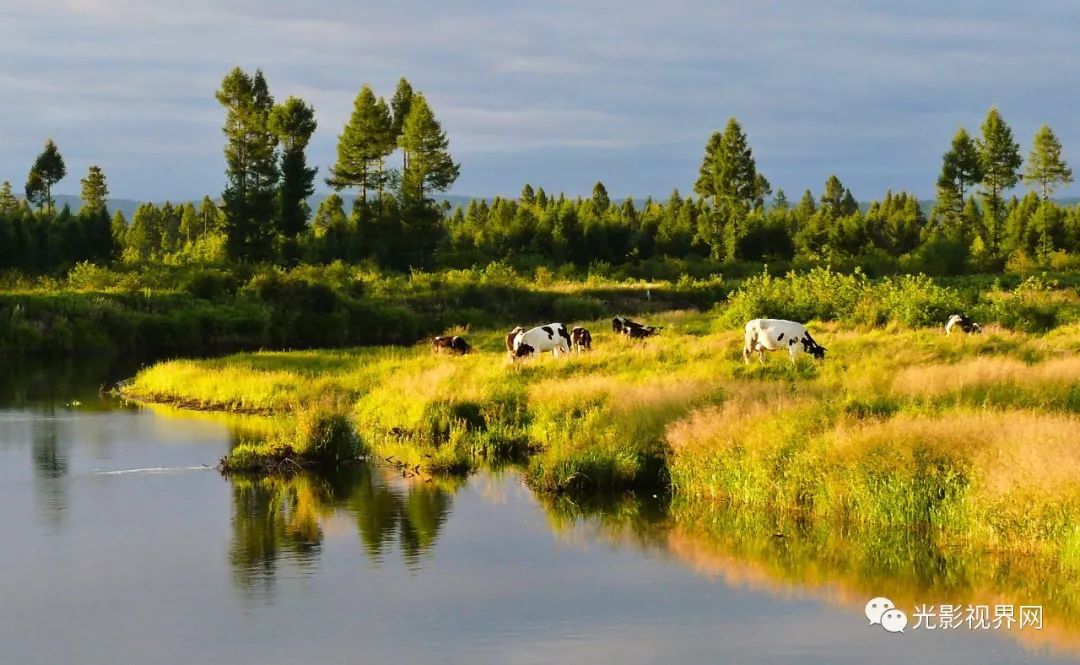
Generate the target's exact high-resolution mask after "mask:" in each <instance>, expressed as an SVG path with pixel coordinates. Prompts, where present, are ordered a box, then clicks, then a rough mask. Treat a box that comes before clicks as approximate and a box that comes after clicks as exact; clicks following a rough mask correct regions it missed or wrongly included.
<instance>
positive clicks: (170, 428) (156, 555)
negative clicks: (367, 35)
mask: <svg viewBox="0 0 1080 665" xmlns="http://www.w3.org/2000/svg"><path fill="white" fill-rule="evenodd" d="M21 371H22V370H20V371H19V372H21ZM19 372H17V371H15V370H10V369H9V371H8V373H7V376H5V377H3V378H2V379H0V515H2V521H3V530H2V533H3V534H4V539H3V544H2V546H0V663H12V664H20V665H31V664H39V663H40V664H44V663H50V664H52V663H73V664H74V663H78V664H79V665H94V664H99V663H100V664H101V665H122V664H126V663H133V664H135V663H138V664H140V665H142V664H144V663H155V665H166V664H172V663H177V664H180V663H183V664H185V665H191V664H202V663H206V664H210V663H259V664H260V665H274V664H278V663H281V664H285V663H289V664H294V663H367V662H370V663H554V662H559V663H609V662H610V663H623V664H629V663H728V662H731V663H754V662H761V663H772V662H777V663H780V662H785V663H786V662H806V663H822V664H824V663H830V664H831V663H868V662H873V663H915V662H950V663H1016V662H1040V663H1051V662H1075V661H1076V654H1077V653H1078V652H1077V651H1076V648H1075V646H1074V642H1075V641H1076V640H1075V638H1074V635H1075V632H1074V631H1073V630H1072V629H1071V628H1070V626H1071V625H1072V624H1070V623H1069V622H1062V621H1058V622H1056V623H1055V621H1054V616H1053V615H1052V612H1051V608H1050V607H1049V606H1048V607H1047V609H1046V612H1047V615H1046V617H1045V618H1046V624H1047V625H1046V626H1045V627H1044V629H1043V630H1041V631H1039V630H1036V629H1033V628H1030V627H1029V628H1027V629H1025V630H1024V631H1021V630H1018V629H1014V630H1012V631H1000V630H999V631H995V630H979V629H971V628H966V627H961V628H959V629H952V630H941V629H938V630H933V631H930V630H926V629H925V628H923V629H916V628H915V627H914V625H913V624H914V621H912V623H911V624H909V625H908V627H907V629H906V630H905V631H904V633H902V634H901V633H895V634H890V633H888V632H886V631H884V630H883V629H882V627H881V626H876V625H871V624H870V622H869V621H868V620H867V618H866V617H865V616H864V612H863V610H864V607H863V605H864V603H865V601H866V599H868V598H869V597H870V595H872V593H873V592H870V591H869V589H870V588H873V587H872V586H867V580H872V583H873V584H879V585H881V586H882V587H885V588H881V589H880V590H879V591H878V592H876V593H877V594H878V595H889V594H890V593H892V589H891V588H889V587H891V586H895V587H896V588H897V589H901V588H902V589H903V590H902V591H901V592H900V597H902V599H903V601H904V602H903V603H902V602H901V601H899V600H898V601H897V602H898V604H899V605H900V606H901V607H904V606H905V605H904V603H907V601H909V600H920V598H919V597H918V593H920V592H921V591H925V592H926V598H925V600H927V601H930V600H935V601H936V600H938V597H939V596H942V597H947V596H948V595H949V594H948V593H945V594H937V593H934V592H933V591H934V588H935V587H934V585H935V584H945V585H946V587H947V588H946V590H947V591H951V590H952V589H954V588H956V587H948V586H947V585H948V584H949V582H947V581H945V582H941V581H939V580H937V578H936V577H935V578H934V579H931V580H929V581H927V580H926V579H924V577H918V576H917V577H916V578H910V579H909V578H905V579H903V580H901V579H899V577H901V576H904V575H906V574H905V573H902V572H897V573H895V575H896V576H897V579H896V580H895V584H893V581H894V580H893V579H892V578H890V576H889V574H886V575H884V576H879V577H874V576H867V575H864V574H860V573H858V572H857V571H856V572H852V571H851V570H849V569H848V568H849V567H845V566H844V565H842V564H840V563H837V562H836V561H832V562H823V561H815V560H813V557H814V556H819V555H815V554H814V553H813V552H812V551H809V550H803V549H799V547H797V546H796V545H793V544H789V543H783V542H781V541H783V540H784V539H783V538H779V537H770V536H769V535H763V536H753V535H751V536H747V537H743V538H741V539H737V540H736V543H737V544H736V545H733V544H732V541H731V540H730V539H725V538H724V537H722V536H721V537H718V536H717V535H716V533H705V532H703V531H698V530H696V527H695V526H694V521H693V520H686V519H676V517H675V516H673V515H672V509H671V507H669V506H667V505H666V504H665V502H664V500H663V498H662V497H653V496H651V495H646V496H639V497H635V498H632V499H630V498H610V497H609V498H607V499H606V500H604V501H602V502H600V504H598V505H590V506H585V505H581V503H580V502H577V503H575V502H571V501H566V500H563V501H552V500H550V499H540V498H538V497H537V496H535V495H534V494H533V492H531V491H530V490H529V489H528V488H527V487H525V486H524V485H523V484H522V482H521V479H520V475H519V474H518V473H517V472H516V471H515V470H513V469H502V470H488V471H484V472H482V473H479V474H476V475H473V476H472V477H470V478H469V479H467V480H461V481H448V480H432V479H426V480H425V479H420V478H402V477H401V476H400V474H398V473H397V472H395V471H394V470H393V469H390V468H385V467H380V466H367V465H358V466H355V467H350V468H347V469H345V470H343V471H341V472H340V473H337V474H333V475H332V476H329V477H327V476H315V475H298V476H292V477H289V478H275V479H244V478H233V479H229V478H224V477H222V476H221V475H220V474H219V473H218V472H217V471H216V470H215V469H213V468H212V467H213V466H214V465H215V464H216V463H217V460H218V459H219V458H220V457H221V455H223V454H225V453H226V452H227V451H228V450H229V448H230V446H231V445H233V444H234V442H235V441H236V440H237V438H238V436H239V434H238V432H240V431H242V429H243V428H244V427H245V426H251V427H254V426H253V425H245V424H244V423H243V422H234V421H230V420H227V419H220V418H207V417H205V416H196V415H184V414H179V413H175V412H169V411H162V410H149V409H140V408H135V407H131V406H124V405H121V404H119V403H117V402H115V401H113V400H111V399H109V398H105V397H99V396H98V394H97V389H96V387H97V385H100V382H98V381H94V380H88V379H87V377H86V376H84V375H83V374H81V373H80V372H79V371H77V370H72V369H71V368H68V369H67V370H66V372H61V373H59V374H58V373H55V372H51V371H43V370H37V371H30V372H24V375H21V376H16V374H19ZM788 538H789V539H790V537H788ZM777 548H781V549H777ZM777 552H779V554H777ZM792 553H794V554H792ZM820 557H821V558H822V559H823V560H824V559H825V558H827V557H826V555H825V554H820ZM898 565H899V567H898V568H897V569H896V570H898V571H902V570H905V569H906V568H905V567H907V568H911V566H907V564H906V563H905V562H904V561H900V562H899V564H898ZM948 565H952V564H948V563H947V562H946V567H948ZM916 567H917V566H916ZM918 575H922V573H919V574H918ZM912 579H916V580H917V582H915V583H913V582H912ZM1010 588H1016V587H1015V586H1009V585H1003V586H1002V587H1001V588H993V589H987V590H985V593H986V594H987V596H986V597H985V601H986V602H987V603H991V604H993V603H996V604H1001V603H1003V602H1004V601H1006V600H1011V599H1009V598H1008V597H1006V596H1005V595H1004V594H1007V592H1008V591H1007V590H1008V589H1010ZM978 592H979V588H978V587H976V588H974V589H968V593H969V595H970V594H974V595H975V597H976V599H977V600H978V599H979V598H978V597H977V596H978ZM1058 602H1059V605H1061V606H1066V607H1068V606H1070V603H1069V602H1062V601H1060V599H1059V600H1058ZM909 605H910V603H909ZM908 609H910V607H908ZM909 614H910V612H909Z"/></svg>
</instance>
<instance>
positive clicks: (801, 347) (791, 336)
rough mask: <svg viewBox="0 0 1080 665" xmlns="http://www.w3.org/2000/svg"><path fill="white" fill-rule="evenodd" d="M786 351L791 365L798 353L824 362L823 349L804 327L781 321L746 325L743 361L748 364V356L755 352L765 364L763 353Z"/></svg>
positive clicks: (774, 320) (760, 321)
mask: <svg viewBox="0 0 1080 665" xmlns="http://www.w3.org/2000/svg"><path fill="white" fill-rule="evenodd" d="M778 349H787V352H788V355H789V356H790V357H791V364H793V365H794V364H795V358H796V356H798V355H799V354H800V353H803V352H805V353H809V354H810V355H812V356H813V357H814V358H816V359H817V360H825V347H823V346H821V345H820V344H818V343H817V342H815V341H814V338H813V337H811V336H810V333H809V332H808V331H807V330H806V326H804V325H803V324H801V323H795V322H794V321H784V320H783V319H754V320H753V321H749V322H748V323H747V324H746V337H745V343H744V344H743V360H744V361H745V362H747V363H749V362H750V355H751V354H752V353H754V352H755V351H756V352H757V353H758V354H759V356H758V360H759V361H761V364H762V365H764V364H765V352H766V351H776V350H778Z"/></svg>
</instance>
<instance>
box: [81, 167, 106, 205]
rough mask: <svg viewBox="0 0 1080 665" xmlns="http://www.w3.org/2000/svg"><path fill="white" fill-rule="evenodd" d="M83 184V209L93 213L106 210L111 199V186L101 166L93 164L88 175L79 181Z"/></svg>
mask: <svg viewBox="0 0 1080 665" xmlns="http://www.w3.org/2000/svg"><path fill="white" fill-rule="evenodd" d="M79 184H81V185H82V195H81V197H80V198H81V199H82V210H85V211H87V212H91V213H97V212H103V211H105V205H106V203H107V202H108V200H109V186H108V184H106V182H105V174H104V173H103V172H102V170H101V167H100V166H91V167H90V170H89V172H88V173H87V174H86V177H85V178H83V179H82V180H80V181H79Z"/></svg>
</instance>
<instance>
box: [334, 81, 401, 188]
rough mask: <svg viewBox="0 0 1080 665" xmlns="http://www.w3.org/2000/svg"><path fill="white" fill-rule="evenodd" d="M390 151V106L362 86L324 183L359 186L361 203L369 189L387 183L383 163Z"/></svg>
mask: <svg viewBox="0 0 1080 665" xmlns="http://www.w3.org/2000/svg"><path fill="white" fill-rule="evenodd" d="M393 151H394V136H393V128H392V123H391V117H390V108H389V107H388V106H387V105H386V101H385V100H384V99H382V98H381V97H379V98H376V97H375V93H374V92H372V90H371V87H370V86H367V85H365V86H364V87H363V88H361V89H360V94H358V95H357V96H356V101H354V102H353V112H352V115H351V116H350V117H349V121H348V123H346V125H345V129H344V130H343V131H342V133H341V136H339V137H338V146H337V162H336V163H335V164H334V166H333V167H332V168H331V169H330V177H329V178H327V179H326V183H327V184H328V185H330V186H331V187H333V188H334V189H335V190H337V191H340V190H342V189H345V188H347V187H357V188H359V189H360V198H359V201H360V202H361V204H364V203H366V202H367V197H368V192H370V191H375V190H380V191H381V189H382V188H383V186H384V185H385V184H386V173H385V172H384V162H385V160H386V158H387V157H388V156H389V155H390V153H391V152H393Z"/></svg>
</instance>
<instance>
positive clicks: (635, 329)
mask: <svg viewBox="0 0 1080 665" xmlns="http://www.w3.org/2000/svg"><path fill="white" fill-rule="evenodd" d="M611 330H612V331H614V332H617V333H621V334H623V335H626V336H627V337H629V338H630V339H641V338H643V337H651V336H653V335H655V334H656V333H658V332H660V331H661V330H663V326H660V327H656V326H647V325H645V324H644V323H638V322H637V321H634V320H633V319H630V318H627V317H625V316H616V317H615V318H613V319H612V320H611Z"/></svg>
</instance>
